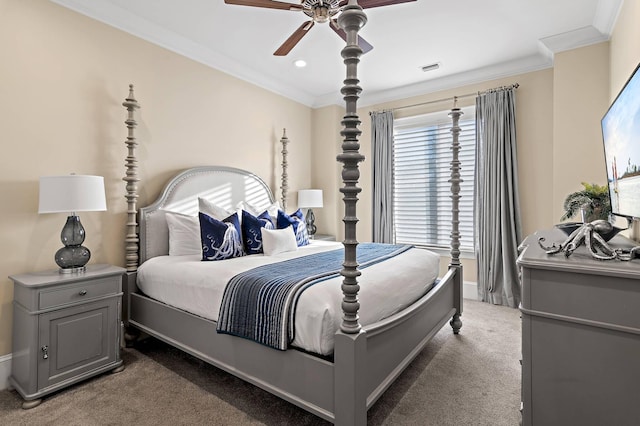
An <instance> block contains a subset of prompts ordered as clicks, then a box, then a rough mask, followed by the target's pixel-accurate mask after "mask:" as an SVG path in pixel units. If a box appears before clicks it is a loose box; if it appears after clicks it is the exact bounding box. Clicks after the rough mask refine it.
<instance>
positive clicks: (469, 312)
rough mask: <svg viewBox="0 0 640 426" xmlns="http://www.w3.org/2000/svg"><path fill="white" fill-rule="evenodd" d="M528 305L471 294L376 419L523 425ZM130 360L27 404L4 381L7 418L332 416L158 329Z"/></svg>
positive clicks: (262, 420)
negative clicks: (189, 350)
mask: <svg viewBox="0 0 640 426" xmlns="http://www.w3.org/2000/svg"><path fill="white" fill-rule="evenodd" d="M519 314H520V313H519V311H518V310H516V309H510V308H506V307H501V306H493V305H489V304H486V303H481V302H477V301H471V300H465V307H464V313H463V315H462V320H463V327H462V331H461V333H460V334H459V335H458V336H455V335H454V334H453V333H452V332H451V328H450V327H449V326H448V325H446V326H445V327H444V328H443V329H442V330H441V331H440V332H439V333H438V334H437V335H436V336H435V337H434V338H433V339H432V341H431V342H430V343H429V344H428V345H427V347H426V348H425V349H424V350H423V351H422V352H421V353H420V355H418V357H417V358H416V359H415V360H414V362H413V363H412V364H411V365H410V366H409V367H408V368H407V369H406V370H405V371H404V373H403V374H402V375H401V376H400V377H399V378H398V380H397V381H396V382H395V383H394V384H393V385H392V386H391V387H390V388H389V389H388V390H387V392H386V393H385V394H384V395H383V396H382V397H381V398H380V399H379V400H378V401H377V402H376V404H375V405H374V406H373V407H372V408H371V409H370V410H369V413H368V424H369V425H425V426H426V425H438V426H441V425H458V426H466V425H487V426H489V425H490V426H501V425H504V426H516V425H518V424H519V420H520V412H519V407H520V362H519V360H520V352H521V351H520V345H521V343H520V342H521V334H520V329H521V326H520V316H519ZM122 357H123V359H124V362H125V366H126V368H125V370H124V371H123V372H121V373H117V374H105V375H101V376H99V377H96V378H93V379H90V380H87V381H85V382H83V383H80V384H77V385H75V386H72V387H70V388H68V389H65V390H63V391H60V392H57V393H55V394H53V395H50V396H48V397H46V398H45V399H44V401H43V403H42V404H40V405H39V406H37V407H35V408H33V409H30V410H23V409H22V408H21V404H22V400H21V398H20V397H19V396H18V394H17V393H16V392H15V391H9V390H4V391H0V424H1V425H54V424H55V425H65V426H74V425H82V426H86V425H121V424H122V425H125V424H126V425H325V424H327V422H325V421H323V420H322V419H320V418H318V417H316V416H314V415H312V414H309V413H307V412H305V411H303V410H302V409H299V408H297V407H296V406H294V405H292V404H289V403H287V402H285V401H283V400H280V399H279V398H276V397H274V396H272V395H271V394H269V393H267V392H265V391H263V390H261V389H259V388H257V387H255V386H253V385H250V384H248V383H245V382H243V381H241V380H239V379H237V378H235V377H234V376H231V375H230V374H227V373H224V372H222V371H221V370H218V369H217V368H214V367H211V366H209V365H207V364H205V363H203V362H201V361H199V360H197V359H195V358H193V357H191V356H189V355H186V354H184V353H182V352H180V351H178V350H176V349H173V348H170V347H168V346H166V345H165V344H163V343H161V342H158V341H156V340H153V339H149V340H148V341H146V342H145V343H143V344H139V345H138V346H137V347H136V348H134V349H125V350H123V353H122Z"/></svg>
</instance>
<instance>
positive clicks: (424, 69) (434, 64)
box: [420, 62, 440, 72]
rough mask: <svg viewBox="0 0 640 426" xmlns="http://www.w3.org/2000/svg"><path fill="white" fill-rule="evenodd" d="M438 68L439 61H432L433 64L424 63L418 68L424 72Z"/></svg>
mask: <svg viewBox="0 0 640 426" xmlns="http://www.w3.org/2000/svg"><path fill="white" fill-rule="evenodd" d="M438 68H440V62H436V63H433V64H429V65H425V66H423V67H420V69H422V71H424V72H427V71H433V70H437V69H438Z"/></svg>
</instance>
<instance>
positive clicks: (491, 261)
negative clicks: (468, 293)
mask: <svg viewBox="0 0 640 426" xmlns="http://www.w3.org/2000/svg"><path fill="white" fill-rule="evenodd" d="M474 207H475V222H476V223H475V232H476V257H477V260H478V297H479V298H480V300H482V301H485V302H490V303H493V304H497V305H508V306H511V307H514V308H515V307H517V306H518V304H519V303H520V300H521V299H520V295H521V292H520V282H519V279H518V269H517V265H516V258H517V257H518V242H519V241H520V240H521V234H522V226H521V223H520V208H519V200H518V167H517V160H516V111H515V89H514V88H500V89H496V90H492V91H489V92H487V93H484V94H482V95H479V96H478V97H477V98H476V179H475V200H474Z"/></svg>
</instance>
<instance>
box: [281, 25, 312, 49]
mask: <svg viewBox="0 0 640 426" xmlns="http://www.w3.org/2000/svg"><path fill="white" fill-rule="evenodd" d="M313 24H314V22H313V21H308V22H305V23H303V24H302V25H300V27H299V28H298V29H297V30H295V31H294V32H293V34H291V36H290V37H289V38H288V39H286V40H285V42H284V43H282V45H281V46H280V47H279V48H278V50H276V51H275V52H273V54H274V55H275V56H286V55H287V53H289V52H290V51H291V49H293V47H294V46H295V45H296V44H298V42H299V41H300V40H302V37H304V36H305V35H307V33H308V32H309V30H310V29H311V28H312V27H313Z"/></svg>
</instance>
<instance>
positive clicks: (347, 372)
mask: <svg viewBox="0 0 640 426" xmlns="http://www.w3.org/2000/svg"><path fill="white" fill-rule="evenodd" d="M366 22H367V17H366V15H365V14H364V12H363V11H362V8H361V7H360V6H359V5H358V3H357V1H356V0H349V4H347V6H345V8H344V9H343V12H342V13H341V14H340V16H339V17H338V25H339V26H340V27H341V28H342V29H343V30H344V31H345V32H346V34H347V45H346V47H345V48H344V49H342V57H343V59H344V63H345V65H346V74H347V75H346V79H345V80H344V86H343V87H342V91H341V92H342V94H343V96H344V100H345V104H346V113H345V116H344V119H343V120H342V125H343V126H344V128H343V130H342V131H341V132H340V134H341V135H342V136H343V137H344V142H343V143H342V153H341V154H339V155H338V157H337V160H338V161H340V162H342V163H343V168H342V180H343V182H344V187H342V188H340V192H342V194H343V200H344V205H345V216H344V219H343V222H344V234H345V238H344V241H343V244H344V263H343V268H342V270H341V271H340V274H341V275H342V276H343V277H344V280H343V282H342V293H343V299H342V311H343V316H342V323H341V325H340V332H339V333H338V334H336V342H335V364H334V365H335V369H334V375H335V396H334V398H335V412H334V415H335V423H336V424H344V425H347V424H348V425H364V424H366V422H367V402H366V393H367V392H366V387H365V386H366V383H365V382H366V377H365V376H366V370H365V368H366V350H367V346H366V344H367V341H366V336H365V335H364V334H365V333H364V331H362V329H361V326H360V322H359V318H358V310H359V309H360V303H359V302H358V291H359V289H360V286H359V285H358V280H357V277H358V276H360V271H359V270H358V262H357V258H356V248H357V245H358V240H357V239H356V224H357V223H358V217H357V216H356V203H357V201H358V194H359V193H360V191H361V188H359V187H358V179H359V178H360V171H359V170H358V163H360V162H361V161H364V156H363V155H362V154H360V152H359V149H360V144H359V143H358V137H359V136H360V134H361V131H360V130H359V129H358V126H359V125H360V119H359V117H358V113H357V101H358V97H359V94H360V92H361V91H362V89H361V88H360V86H359V85H358V83H359V80H358V63H359V62H360V56H361V55H362V49H361V48H360V46H358V31H359V30H360V28H362V27H363V26H364V25H365V23H366ZM357 360H360V362H358V361H357Z"/></svg>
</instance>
